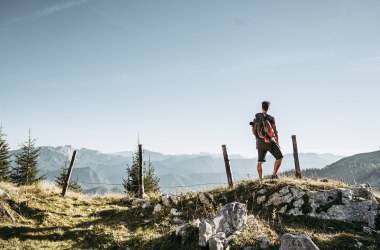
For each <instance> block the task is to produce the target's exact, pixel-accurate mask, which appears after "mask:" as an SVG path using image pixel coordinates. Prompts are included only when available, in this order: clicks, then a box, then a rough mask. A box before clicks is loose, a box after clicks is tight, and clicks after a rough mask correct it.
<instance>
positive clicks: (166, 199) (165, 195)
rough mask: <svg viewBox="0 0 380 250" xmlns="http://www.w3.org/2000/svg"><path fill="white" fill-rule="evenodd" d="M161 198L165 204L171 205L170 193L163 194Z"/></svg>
mask: <svg viewBox="0 0 380 250" xmlns="http://www.w3.org/2000/svg"><path fill="white" fill-rule="evenodd" d="M161 199H162V204H164V206H166V207H170V200H169V195H168V194H163V195H161Z"/></svg>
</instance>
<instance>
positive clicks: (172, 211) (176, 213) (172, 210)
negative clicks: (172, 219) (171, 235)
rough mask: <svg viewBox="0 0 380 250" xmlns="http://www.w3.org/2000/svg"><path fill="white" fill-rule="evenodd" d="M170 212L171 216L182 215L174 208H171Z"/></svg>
mask: <svg viewBox="0 0 380 250" xmlns="http://www.w3.org/2000/svg"><path fill="white" fill-rule="evenodd" d="M170 214H171V215H173V216H180V215H182V212H180V211H178V210H177V209H176V208H172V209H171V210H170Z"/></svg>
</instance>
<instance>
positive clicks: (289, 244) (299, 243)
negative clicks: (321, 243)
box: [279, 233, 319, 250]
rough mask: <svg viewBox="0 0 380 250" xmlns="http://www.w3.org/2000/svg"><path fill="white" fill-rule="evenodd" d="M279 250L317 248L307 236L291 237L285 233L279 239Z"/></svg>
mask: <svg viewBox="0 0 380 250" xmlns="http://www.w3.org/2000/svg"><path fill="white" fill-rule="evenodd" d="M279 250H319V248H318V247H317V245H315V244H314V242H313V241H312V240H311V239H310V237H309V236H307V235H303V234H302V235H293V234H289V233H287V234H284V235H283V236H282V237H281V246H280V249H279Z"/></svg>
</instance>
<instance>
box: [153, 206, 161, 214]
mask: <svg viewBox="0 0 380 250" xmlns="http://www.w3.org/2000/svg"><path fill="white" fill-rule="evenodd" d="M161 210H162V205H161V204H157V205H155V206H154V208H153V214H156V213H159V212H161Z"/></svg>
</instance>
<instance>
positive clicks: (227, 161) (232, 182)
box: [222, 145, 234, 188]
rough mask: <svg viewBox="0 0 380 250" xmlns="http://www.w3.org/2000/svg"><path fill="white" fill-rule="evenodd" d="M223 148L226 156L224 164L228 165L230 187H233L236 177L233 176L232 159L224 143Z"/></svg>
mask: <svg viewBox="0 0 380 250" xmlns="http://www.w3.org/2000/svg"><path fill="white" fill-rule="evenodd" d="M222 150H223V157H224V165H225V167H226V173H227V180H228V187H230V188H233V187H234V178H233V176H232V171H231V165H230V160H229V159H228V154H227V148H226V145H222Z"/></svg>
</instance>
